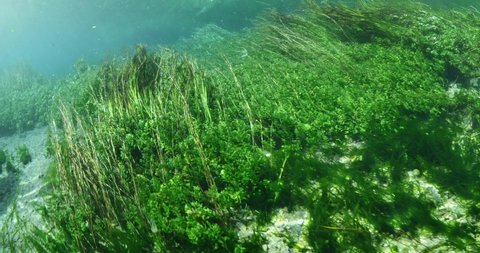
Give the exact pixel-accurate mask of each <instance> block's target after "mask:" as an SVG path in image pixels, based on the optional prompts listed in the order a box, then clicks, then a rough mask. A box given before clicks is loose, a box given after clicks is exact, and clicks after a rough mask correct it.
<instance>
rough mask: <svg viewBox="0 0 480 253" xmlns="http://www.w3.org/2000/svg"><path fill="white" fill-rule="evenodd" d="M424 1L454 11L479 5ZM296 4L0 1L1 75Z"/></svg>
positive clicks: (92, 57)
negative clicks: (17, 68)
mask: <svg viewBox="0 0 480 253" xmlns="http://www.w3.org/2000/svg"><path fill="white" fill-rule="evenodd" d="M425 1H426V2H429V3H434V4H442V5H445V6H457V7H458V6H460V5H461V6H468V5H471V4H476V3H477V2H478V1H477V0H457V1H450V0H448V1H447V0H425ZM300 2H301V1H299V0H266V1H256V0H162V1H155V0H103V1H99V0H82V1H74V0H0V34H1V40H0V70H1V69H5V68H8V67H11V66H13V65H16V64H19V63H22V64H25V63H26V64H30V65H32V66H33V68H34V69H36V70H38V71H40V72H42V73H44V74H47V75H63V74H66V73H68V72H70V71H71V70H72V66H73V64H74V63H75V62H76V61H77V60H78V59H80V58H84V59H86V60H87V62H89V63H94V64H95V63H99V62H101V61H102V60H103V59H106V58H111V57H113V56H114V55H122V54H125V52H128V51H131V49H132V48H133V47H134V46H135V44H138V43H142V44H147V45H149V46H151V47H155V46H157V45H166V46H168V45H170V44H172V43H175V42H176V41H177V40H178V39H179V38H182V37H188V36H189V35H190V34H191V33H192V32H193V31H194V30H195V29H196V28H199V27H201V26H204V25H206V24H208V23H214V24H217V25H218V26H220V27H222V28H225V29H227V30H231V31H235V30H240V29H242V28H244V27H247V26H249V25H251V23H252V20H253V19H254V18H255V17H256V16H258V15H259V14H261V13H262V12H265V11H267V10H268V9H271V8H275V9H279V10H281V11H282V10H283V11H285V10H293V9H295V7H297V6H298V5H299V3H300ZM320 2H324V3H329V4H330V3H334V2H339V1H320ZM342 2H345V1H342ZM347 2H348V1H347ZM350 2H351V0H350Z"/></svg>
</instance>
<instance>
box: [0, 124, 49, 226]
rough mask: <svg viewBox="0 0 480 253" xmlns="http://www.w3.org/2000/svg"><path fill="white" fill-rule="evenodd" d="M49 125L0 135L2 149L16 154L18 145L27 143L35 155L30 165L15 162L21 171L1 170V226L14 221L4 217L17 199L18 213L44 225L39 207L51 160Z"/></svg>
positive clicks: (29, 220)
mask: <svg viewBox="0 0 480 253" xmlns="http://www.w3.org/2000/svg"><path fill="white" fill-rule="evenodd" d="M46 144H47V128H46V127H42V128H37V129H34V130H32V131H28V132H25V133H21V134H16V135H11V136H7V137H0V149H4V150H5V149H6V150H8V152H9V153H10V154H14V156H15V149H16V148H17V147H19V146H21V145H26V146H27V147H28V149H29V151H30V154H31V155H32V161H31V162H30V163H28V164H27V165H23V164H19V163H18V162H17V161H16V162H15V165H16V167H17V168H18V169H19V172H18V175H15V173H7V172H6V171H5V169H3V170H2V172H1V174H0V227H2V225H14V224H4V223H5V222H15V221H12V220H9V219H5V218H6V217H7V216H8V214H9V213H10V211H11V210H12V207H13V206H14V205H13V204H14V203H16V210H17V211H18V215H19V216H20V217H21V218H22V219H23V220H25V221H27V222H29V223H33V224H36V225H41V224H40V221H41V217H40V215H39V214H38V212H37V211H36V207H37V206H38V205H41V204H43V199H42V197H41V196H40V194H39V193H40V191H41V189H42V188H43V187H45V183H44V182H43V177H44V175H45V173H46V170H47V168H48V166H49V164H50V162H51V161H52V158H51V157H47V155H46Z"/></svg>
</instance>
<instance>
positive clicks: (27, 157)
mask: <svg viewBox="0 0 480 253" xmlns="http://www.w3.org/2000/svg"><path fill="white" fill-rule="evenodd" d="M16 152H17V159H18V161H19V162H20V163H22V164H23V165H26V164H28V163H29V162H31V161H32V155H31V154H30V151H29V150H28V147H27V146H26V145H22V146H20V147H17V149H16Z"/></svg>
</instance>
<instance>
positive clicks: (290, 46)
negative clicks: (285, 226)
mask: <svg viewBox="0 0 480 253" xmlns="http://www.w3.org/2000/svg"><path fill="white" fill-rule="evenodd" d="M478 34H480V14H479V13H478V11H477V10H476V9H474V8H471V9H459V10H451V9H442V8H437V7H432V6H430V5H426V4H423V3H417V2H411V1H398V2H397V1H396V2H395V3H391V2H379V1H372V2H360V3H357V4H353V5H341V4H317V3H315V2H313V1H307V2H306V3H304V7H303V8H301V11H299V12H294V13H288V14H285V13H280V12H276V11H272V12H270V13H268V14H265V16H264V18H262V19H258V20H256V21H255V26H254V27H253V28H251V29H246V30H242V31H240V32H228V31H225V30H223V29H222V28H220V27H217V26H214V25H211V26H208V27H205V28H204V29H201V30H199V31H198V32H197V33H196V34H195V36H193V37H192V38H191V39H185V40H183V41H181V42H180V43H178V44H177V45H176V46H175V49H176V50H177V51H174V50H171V49H161V50H156V51H151V52H149V51H148V50H147V48H146V47H145V46H142V45H139V46H137V48H136V50H135V52H134V54H133V55H132V56H131V57H129V58H128V59H126V60H121V61H116V60H112V61H108V62H105V63H104V64H103V65H101V66H99V67H94V66H87V65H82V66H80V67H79V68H77V72H76V73H75V74H73V75H71V76H70V77H68V78H67V79H66V80H64V81H62V83H63V84H62V86H61V87H64V88H59V89H58V90H59V91H58V92H59V93H58V94H63V95H61V96H60V95H59V98H63V99H58V100H55V101H54V102H52V105H50V106H53V108H55V109H54V112H52V113H51V121H50V123H49V124H50V136H49V146H48V151H49V154H50V155H51V156H52V157H53V159H54V162H53V163H52V165H51V167H50V168H49V169H50V170H51V174H52V175H54V176H52V177H49V178H48V183H49V187H50V191H49V192H48V193H46V194H47V196H48V198H46V202H47V204H46V206H45V207H43V208H42V209H41V211H42V215H43V218H44V222H45V224H43V225H42V226H30V227H27V228H26V230H27V231H28V233H26V234H25V235H24V237H23V238H22V240H23V242H25V243H24V244H23V245H21V246H15V245H13V244H11V245H10V250H12V251H14V250H25V249H29V250H35V251H37V252H235V253H240V252H275V250H274V249H272V248H269V247H270V246H269V245H271V243H269V240H270V238H269V237H268V236H267V235H268V234H269V232H268V231H271V230H272V228H271V224H272V222H273V221H275V220H276V217H277V214H279V213H280V214H282V213H283V211H279V210H287V211H288V212H295V211H299V210H300V211H301V213H302V217H303V218H302V219H304V220H305V223H304V225H303V227H302V231H300V232H298V234H299V236H297V238H294V237H293V236H292V234H291V233H290V232H291V231H280V232H278V233H279V234H280V235H279V237H281V238H282V240H283V242H282V243H283V244H284V245H286V247H287V248H288V249H287V250H289V251H288V252H386V251H389V252H399V251H402V252H403V251H405V250H406V251H408V252H415V251H433V252H452V251H461V252H463V251H465V252H475V251H478V250H480V205H479V203H480V184H478V182H479V180H480V173H479V171H480V170H479V169H480V168H479V164H480V163H479V162H480V160H479V159H480V156H479V150H480V138H479V136H480V128H479V127H480V125H479V122H480V114H479V112H480V103H479V101H480V100H479V98H480V90H479V87H478V78H479V77H480V37H479V36H478ZM80 64H82V63H80ZM65 87H68V88H65ZM61 92H63V93H61ZM74 94H76V95H74ZM0 99H1V97H0ZM49 108H51V107H49ZM25 226H28V225H25ZM241 228H246V230H248V231H249V232H248V233H241V232H240V230H241ZM298 237H302V238H300V239H299V238H298ZM16 247H19V248H16Z"/></svg>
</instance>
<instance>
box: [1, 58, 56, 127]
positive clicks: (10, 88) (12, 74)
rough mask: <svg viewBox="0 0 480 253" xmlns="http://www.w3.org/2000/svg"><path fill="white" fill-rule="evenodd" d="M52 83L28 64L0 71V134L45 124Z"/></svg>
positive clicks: (52, 88)
mask: <svg viewBox="0 0 480 253" xmlns="http://www.w3.org/2000/svg"><path fill="white" fill-rule="evenodd" d="M53 90H54V87H53V85H52V83H51V82H50V81H49V80H47V79H46V78H44V77H42V76H41V75H40V74H38V73H36V72H35V71H34V70H32V69H31V68H30V67H28V66H19V67H17V68H16V69H14V70H9V71H8V72H7V71H5V72H4V73H2V74H0V104H1V105H2V106H1V107H0V119H1V120H0V135H5V134H9V133H12V132H15V131H25V130H28V129H32V128H34V127H35V126H36V125H39V124H46V123H47V119H48V117H47V116H48V113H49V111H50V109H51V107H50V106H49V104H50V103H51V101H52V94H53Z"/></svg>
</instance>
